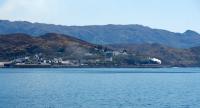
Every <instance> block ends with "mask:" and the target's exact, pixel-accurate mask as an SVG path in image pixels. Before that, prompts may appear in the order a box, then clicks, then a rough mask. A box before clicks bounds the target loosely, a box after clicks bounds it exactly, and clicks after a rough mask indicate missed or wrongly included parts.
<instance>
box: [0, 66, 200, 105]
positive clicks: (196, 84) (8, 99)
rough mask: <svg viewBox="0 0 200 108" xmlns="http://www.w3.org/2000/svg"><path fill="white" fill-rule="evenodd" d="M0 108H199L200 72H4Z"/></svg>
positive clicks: (158, 70) (175, 70)
mask: <svg viewBox="0 0 200 108" xmlns="http://www.w3.org/2000/svg"><path fill="white" fill-rule="evenodd" d="M0 108H200V68H160V69H159V68H158V69H151V68H149V69H143V68H141V69H105V68H101V69H0Z"/></svg>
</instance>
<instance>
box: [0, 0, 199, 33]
mask: <svg viewBox="0 0 200 108" xmlns="http://www.w3.org/2000/svg"><path fill="white" fill-rule="evenodd" d="M0 19H7V20H12V21H15V20H22V21H23V20H25V21H31V22H41V23H53V24H62V25H104V24H142V25H145V26H150V27H153V28H161V29H167V30H170V31H175V32H184V31H185V30H186V29H191V30H195V31H197V32H199V33H200V0H0Z"/></svg>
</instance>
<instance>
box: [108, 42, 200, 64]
mask: <svg viewBox="0 0 200 108" xmlns="http://www.w3.org/2000/svg"><path fill="white" fill-rule="evenodd" d="M108 47H110V48H112V49H114V50H124V49H125V50H127V51H128V52H131V53H134V54H136V55H143V56H150V57H156V58H159V59H160V60H162V61H163V62H162V63H163V65H171V66H199V65H200V56H199V55H200V47H193V48H189V49H180V48H171V47H166V46H164V45H161V44H115V45H110V46H108Z"/></svg>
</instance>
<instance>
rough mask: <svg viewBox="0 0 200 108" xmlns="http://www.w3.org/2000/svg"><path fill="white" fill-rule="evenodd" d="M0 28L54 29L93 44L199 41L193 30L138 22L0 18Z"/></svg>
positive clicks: (185, 43)
mask: <svg viewBox="0 0 200 108" xmlns="http://www.w3.org/2000/svg"><path fill="white" fill-rule="evenodd" d="M0 28H1V29H0V34H10V33H26V34H29V35H35V36H39V35H43V34H46V33H49V32H54V33H59V34H66V35H71V36H74V37H76V38H79V39H82V40H85V41H88V42H91V43H94V44H143V43H149V44H152V43H159V44H162V45H165V46H170V47H174V48H189V47H195V46H199V45H200V35H199V34H198V33H196V32H194V31H191V30H187V31H186V32H184V33H174V32H170V31H166V30H160V29H152V28H149V27H146V26H141V25H102V26H95V25H94V26H61V25H53V24H42V23H30V22H23V21H16V22H10V21H5V20H0Z"/></svg>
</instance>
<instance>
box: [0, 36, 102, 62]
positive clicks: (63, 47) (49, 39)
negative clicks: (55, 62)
mask: <svg viewBox="0 0 200 108" xmlns="http://www.w3.org/2000/svg"><path fill="white" fill-rule="evenodd" d="M96 48H99V46H98V45H94V44H90V43H88V42H85V41H82V40H80V39H76V38H73V37H71V36H68V35H62V34H55V33H48V34H45V35H41V36H38V37H33V36H30V35H27V34H21V33H20V34H19V33H18V34H10V35H1V36H0V60H12V59H15V58H20V57H24V56H34V55H35V54H43V55H44V56H45V57H46V58H54V57H56V58H58V57H64V58H68V59H70V58H71V59H73V58H82V57H84V56H85V55H84V54H87V53H92V54H94V56H99V55H100V52H99V51H98V50H95V49H96Z"/></svg>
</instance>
